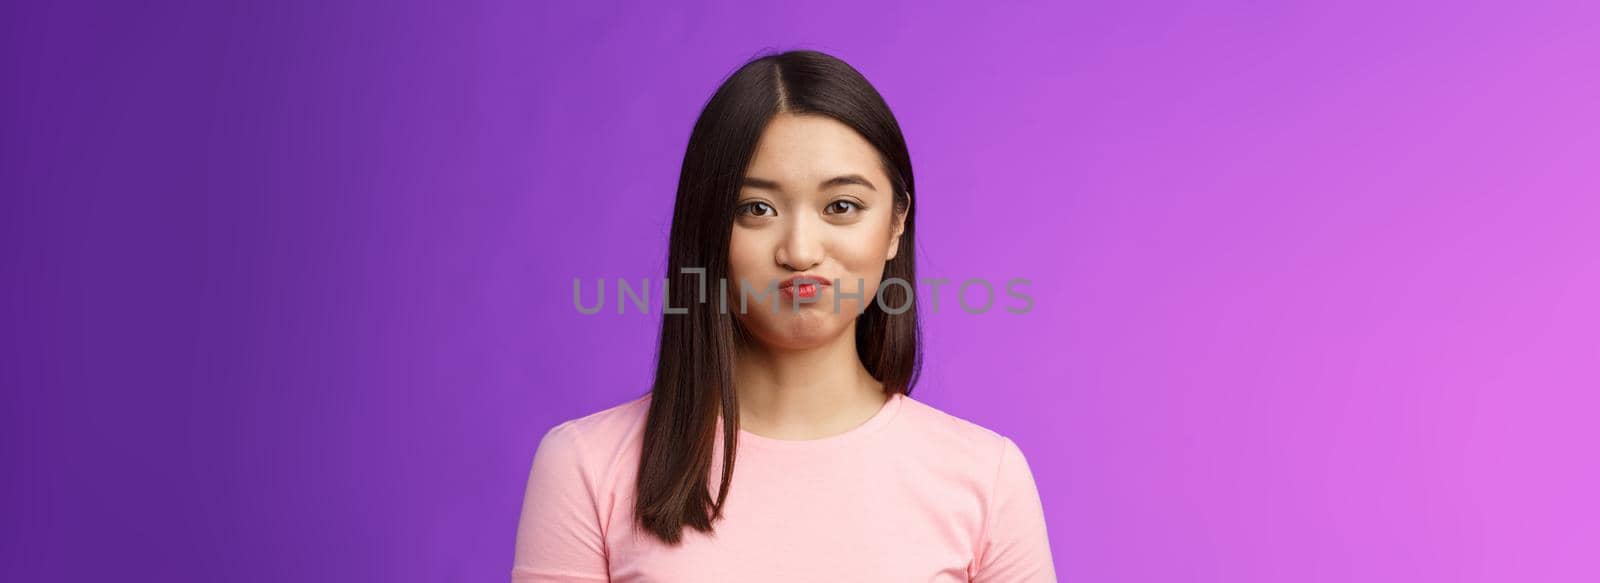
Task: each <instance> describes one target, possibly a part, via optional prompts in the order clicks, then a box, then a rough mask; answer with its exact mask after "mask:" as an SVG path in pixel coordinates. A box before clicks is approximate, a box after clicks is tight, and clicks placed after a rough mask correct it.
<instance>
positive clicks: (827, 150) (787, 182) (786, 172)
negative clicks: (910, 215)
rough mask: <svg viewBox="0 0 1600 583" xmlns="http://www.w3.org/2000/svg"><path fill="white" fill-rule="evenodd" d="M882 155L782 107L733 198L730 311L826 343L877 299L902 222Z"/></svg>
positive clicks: (760, 334) (834, 125)
mask: <svg viewBox="0 0 1600 583" xmlns="http://www.w3.org/2000/svg"><path fill="white" fill-rule="evenodd" d="M879 160H880V159H879V156H878V152H877V150H876V149H874V148H873V147H872V145H871V144H869V143H868V142H867V141H866V139H865V138H862V137H861V136H860V134H857V133H856V132H855V131H854V130H852V129H850V128H849V127H848V126H846V125H844V124H842V123H840V122H838V121H837V120H834V119H833V118H830V117H826V116H821V115H803V114H802V115H796V114H791V113H779V114H777V115H776V116H775V117H773V119H772V121H771V123H769V124H768V125H767V128H766V131H765V132H763V133H762V134H761V139H760V140H759V142H758V143H757V145H756V151H755V154H754V157H753V158H752V159H751V161H750V167H749V169H748V170H746V172H745V178H744V184H743V186H742V187H741V188H740V191H739V197H738V201H737V202H736V203H735V205H736V210H735V215H734V220H733V235H732V240H731V242H730V243H729V250H728V262H729V271H730V275H731V279H730V281H729V282H728V306H729V307H728V309H729V311H730V312H732V313H734V314H735V317H737V318H739V320H740V322H741V323H743V324H744V326H745V328H747V329H748V330H749V331H750V332H751V333H752V334H753V335H754V336H755V337H756V338H757V339H758V340H760V341H761V342H762V343H763V344H765V345H767V346H769V347H773V348H807V347H812V346H817V345H820V344H823V343H826V342H828V341H831V340H832V339H834V338H836V337H837V336H838V335H839V334H842V333H844V332H846V331H847V330H849V329H850V324H851V323H852V322H854V321H855V319H856V317H857V316H858V315H859V314H860V313H861V311H862V310H863V309H865V308H866V306H867V303H868V302H872V301H875V297H876V293H877V290H878V286H879V284H880V283H881V280H882V278H883V271H884V264H885V263H887V262H888V261H889V260H890V259H893V258H894V256H895V254H896V253H897V252H898V251H899V242H900V233H901V232H902V231H903V230H904V225H903V224H902V222H901V220H900V219H901V218H902V217H901V216H897V215H896V213H895V212H894V204H893V203H894V193H893V192H892V190H891V188H892V187H891V186H890V183H889V178H888V176H886V175H885V174H884V171H883V167H882V165H881V163H880V162H879ZM794 276H815V277H817V278H818V279H821V280H823V281H825V282H826V283H825V284H822V285H805V284H800V283H793V282H792V278H793V277H794ZM835 279H837V280H839V281H838V283H837V284H835V283H834V280H835ZM741 281H742V282H743V285H744V286H745V289H746V291H745V292H744V293H745V295H744V298H745V304H744V305H745V308H744V313H742V314H741V313H740V299H741V296H740V291H739V286H740V285H741ZM774 286H777V287H778V289H777V290H776V291H769V289H770V288H773V287H774ZM836 303H837V306H838V308H837V309H835V304H836ZM890 307H891V308H898V306H890ZM774 308H776V313H774Z"/></svg>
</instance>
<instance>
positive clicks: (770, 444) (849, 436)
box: [717, 393, 906, 450]
mask: <svg viewBox="0 0 1600 583" xmlns="http://www.w3.org/2000/svg"><path fill="white" fill-rule="evenodd" d="M905 398H906V395H905V393H892V394H890V395H889V398H888V399H887V400H885V401H884V403H883V406H881V407H878V412H877V413H873V414H872V416H871V417H868V418H867V420H866V421H863V422H861V424H860V425H857V426H855V427H853V428H851V429H848V430H845V431H844V432H843V433H835V434H833V435H829V436H827V437H819V438H817V439H778V438H775V437H764V436H761V435H756V434H754V433H751V432H749V431H746V430H745V429H743V428H740V429H739V444H740V446H741V447H742V446H744V445H746V444H748V445H751V446H755V447H760V448H765V449H783V450H797V449H798V450H804V449H818V448H831V447H834V446H837V445H840V444H844V443H848V442H851V441H855V440H857V439H861V438H862V437H865V436H867V435H870V434H872V433H874V432H876V431H877V430H879V429H881V428H882V427H883V426H885V425H888V424H889V421H891V420H893V419H894V417H895V414H896V413H899V412H900V408H901V407H902V406H903V404H904V401H905ZM717 419H718V424H719V426H720V424H721V419H722V418H721V417H718V418H717ZM717 435H718V436H720V435H722V432H721V431H720V430H719V431H718V432H717Z"/></svg>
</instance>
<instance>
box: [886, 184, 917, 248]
mask: <svg viewBox="0 0 1600 583" xmlns="http://www.w3.org/2000/svg"><path fill="white" fill-rule="evenodd" d="M910 214H911V194H910V193H906V206H905V208H902V209H900V211H899V212H897V213H895V214H894V218H893V219H891V220H892V221H894V225H893V228H892V229H890V233H889V256H888V257H885V258H883V260H884V261H888V260H890V259H894V257H895V255H898V254H899V252H900V235H902V234H904V233H905V232H906V217H907V216H909V215H910Z"/></svg>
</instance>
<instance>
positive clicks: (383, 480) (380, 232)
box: [0, 1, 1600, 583]
mask: <svg viewBox="0 0 1600 583" xmlns="http://www.w3.org/2000/svg"><path fill="white" fill-rule="evenodd" d="M1318 4H1320V3H1318ZM1591 6H1592V3H1587V2H1572V3H1531V4H1530V3H1513V2H1499V3H1453V2H1413V3H1394V2H1360V3H1355V4H1349V3H1340V6H1338V7H1327V6H1316V5H1304V6H1285V5H1282V4H1280V3H1271V2H1238V1H1235V2H1221V3H1188V2H1155V3H1147V2H1132V3H1130V2H1118V3H1107V4H1106V5H1099V6H1096V5H1089V4H1074V5H1066V6H1055V7H1045V6H1040V5H1035V4H1026V5H1000V4H988V5H983V6H976V5H974V6H953V5H938V6H926V5H923V4H921V3H895V4H885V5H881V6H867V5H862V4H857V3H804V4H800V3H772V4H766V5H759V6H758V5H749V4H747V3H732V2H727V3H723V2H694V3H681V4H679V5H677V6H671V7H667V6H660V5H656V4H654V3H635V4H628V5H612V6H576V5H556V4H540V3H519V2H504V3H438V4H414V5H406V6H381V7H380V6H377V5H373V6H368V5H365V4H363V3H359V2H308V3H276V2H263V3H253V4H245V3H205V2H200V3H171V4H164V5H153V6H131V5H124V4H121V3H103V4H94V3H91V4H80V3H75V2H67V3H7V4H6V6H5V7H4V8H0V30H3V31H4V35H3V38H0V43H3V45H0V46H3V57H0V59H3V60H0V67H3V73H4V79H5V90H4V91H3V93H0V99H3V102H0V120H3V123H4V129H3V130H0V143H3V149H0V173H3V174H0V176H3V183H0V188H3V190H4V203H3V204H4V206H3V209H0V223H3V224H4V234H3V236H4V240H3V249H0V253H3V258H4V267H3V269H4V276H5V279H6V282H7V283H6V286H5V294H6V295H5V312H4V319H5V324H4V326H3V328H0V329H3V331H4V341H3V359H4V360H3V366H0V381H3V384H4V411H3V415H4V417H3V419H0V425H3V429H0V431H3V439H0V455H3V456H4V459H3V461H4V465H5V468H6V473H5V479H4V482H3V483H4V492H3V497H4V505H5V506H4V510H3V512H0V514H3V516H4V520H3V523H4V527H3V528H4V540H3V541H0V561H3V562H0V579H4V580H7V581H47V580H59V581H69V580H70V581H80V580H81V581H90V580H95V581H99V580H148V581H202V580H205V581H210V580H228V581H501V580H506V579H507V577H508V575H509V570H510V563H511V550H512V540H513V536H514V531H515V524H516V515H517V511H518V508H519V506H520V503H521V496H522V489H523V486H524V480H525V479H526V476H527V471H528V468H529V463H530V462H531V459H532V455H533V451H534V447H535V445H536V444H537V440H538V438H539V437H540V436H541V435H542V434H543V432H544V431H545V430H546V429H548V428H550V427H551V426H553V425H554V424H556V423H558V422H560V421H562V420H565V419H569V418H572V417H576V416H579V415H583V414H587V413H589V412H593V411H596V410H599V409H601V408H604V407H608V406H610V405H613V404H616V403H619V402H621V401H622V400H624V399H627V398H630V397H632V396H635V395H638V394H641V392H642V391H645V390H647V388H648V384H649V379H650V374H651V369H652V366H653V357H654V348H655V345H654V343H655V333H656V330H657V326H658V320H657V319H656V317H645V316H640V315H637V314H630V315H621V316H619V315H616V314H615V313H614V312H609V311H608V312H606V313H602V314H600V315H596V316H583V315H580V314H578V313H577V311H576V310H575V309H574V308H573V306H572V300H571V281H572V278H574V277H584V278H595V277H604V278H615V277H629V278H632V279H635V280H637V279H640V278H645V277H659V276H660V275H661V272H662V270H663V269H664V265H665V261H664V259H665V242H666V235H667V229H668V221H669V219H670V210H671V205H672V196H673V192H674V189H675V186H676V184H675V181H676V179H677V172H678V165H679V163H680V161H681V159H682V158H681V157H682V154H683V146H684V144H685V141H686V139H687V136H688V131H689V128H690V125H691V123H692V121H693V119H694V116H695V115H696V114H697V113H698V110H699V108H700V106H701V105H702V104H703V103H704V100H705V99H706V98H707V97H708V96H709V95H710V92H711V91H712V90H713V89H714V88H715V86H716V85H717V83H718V82H719V81H720V80H721V78H722V77H723V76H724V75H726V74H728V73H729V72H731V71H732V70H733V69H734V68H735V67H737V66H738V65H739V64H740V63H741V62H743V61H744V60H745V59H747V58H749V57H751V56H753V55H754V54H756V53H757V51H759V50H761V49H765V48H776V49H789V48H813V49H819V50H823V51H827V52H831V53H833V54H835V55H838V56H840V57H842V58H844V59H845V60H847V61H849V62H850V63H852V64H853V65H855V66H856V67H857V68H859V69H860V70H861V71H862V72H863V73H865V74H866V75H867V77H868V78H869V79H870V80H871V81H872V82H873V83H874V84H875V85H876V86H877V87H878V88H879V90H880V91H881V92H882V93H883V94H884V96H885V98H886V99H887V100H888V102H889V104H890V106H891V107H892V108H893V109H894V111H895V113H896V114H897V115H898V117H899V119H900V122H901V124H902V126H903V127H904V128H905V133H906V136H907V139H908V141H909V144H910V148H911V153H912V157H913V162H914V165H915V168H916V171H917V179H918V186H919V192H918V195H919V198H918V204H919V207H918V215H919V221H920V223H921V224H920V225H919V227H918V231H919V235H920V241H919V242H918V248H917V253H918V254H919V255H918V260H919V262H920V264H921V270H922V274H923V275H924V276H930V277H949V278H965V277H987V278H991V279H995V280H1004V279H1006V278H1010V277H1027V278H1030V279H1031V280H1032V281H1033V287H1032V288H1031V291H1032V295H1033V296H1034V298H1035V300H1036V304H1035V309H1034V310H1033V312H1032V313H1030V314H1026V315H1021V316H1019V315H1014V314H1009V313H1005V312H1004V311H1000V310H996V311H995V312H991V313H989V314H985V315H982V316H974V315H969V314H965V313H962V312H960V311H959V310H953V309H948V307H946V309H942V310H941V311H940V313H939V314H936V315H931V314H930V315H927V324H926V327H925V332H926V340H927V345H926V348H927V366H926V368H925V369H924V376H923V378H922V383H921V384H920V385H919V386H918V387H917V389H916V390H915V392H914V393H913V396H915V397H917V398H920V399H922V400H924V401H926V402H928V403H930V404H933V405H935V406H937V407H940V408H942V409H944V410H946V411H949V412H951V413H953V414H956V415H958V416H961V417H964V418H967V419H970V420H972V421H975V422H977V423H980V424H983V425H985V426H987V427H990V428H992V429H995V430H996V431H999V432H1001V433H1003V434H1006V435H1009V436H1011V437H1012V438H1014V439H1015V440H1016V441H1017V442H1018V443H1019V444H1020V445H1021V447H1022V448H1023V450H1024V451H1025V452H1026V453H1027V455H1028V456H1029V460H1030V462H1031V464H1032V467H1033V470H1034V473H1035V476H1036V479H1037V480H1038V483H1039V486H1040V491H1041V494H1042V496H1043V501H1044V505H1045V509H1046V512H1047V514H1048V516H1049V521H1050V536H1051V542H1052V544H1053V548H1054V551H1055V559H1056V563H1057V569H1058V572H1059V573H1060V575H1061V579H1062V580H1063V581H1152V582H1153V581H1161V582H1170V581H1207V582H1213V581H1214V582H1250V583H1254V582H1283V581H1297V582H1298V581H1361V582H1367V581H1408V582H1415V581H1429V582H1434V581H1437V582H1445V581H1452V582H1453V581H1516V582H1523V581H1574V582H1576V581H1595V580H1600V502H1597V501H1596V498H1595V492H1596V491H1597V490H1600V462H1597V455H1596V453H1595V448H1596V444H1597V442H1600V429H1597V427H1596V419H1595V418H1596V413H1597V412H1600V398H1597V396H1596V390H1597V389H1600V307H1597V301H1596V298H1600V258H1597V251H1600V199H1597V197H1600V188H1597V187H1600V169H1597V168H1600V163H1597V157H1600V41H1597V39H1600V11H1597V10H1596V9H1594V8H1592V7H1591Z"/></svg>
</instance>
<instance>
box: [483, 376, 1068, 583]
mask: <svg viewBox="0 0 1600 583" xmlns="http://www.w3.org/2000/svg"><path fill="white" fill-rule="evenodd" d="M649 404H650V395H648V394H646V395H644V396H642V397H639V398H636V399H632V400H630V401H628V402H626V403H623V404H620V405H617V406H614V407H611V408H609V409H606V410H604V411H600V412H597V413H594V414H591V415H588V416H584V417H580V418H577V419H572V420H569V421H566V422H564V423H562V424H560V425H557V426H555V427H554V428H552V429H550V431H549V432H548V433H546V434H545V435H544V437H543V439H542V440H541V441H540V443H539V448H538V451H537V453H536V454H535V455H534V459H533V468H532V472H531V473H530V475H529V478H528V485H527V490H526V496H525V498H524V500H523V504H522V515H521V518H520V521H519V523H518V527H517V541H516V557H515V561H514V562H513V566H512V570H511V579H512V581H513V582H516V583H529V582H534V581H616V582H633V581H667V582H677V581H691V582H702V581H739V582H744V581H752V582H755V581H759V582H773V583H781V582H787V581H804V582H807V583H814V582H818V581H829V582H833V581H892V582H898V581H986V582H987V581H996V582H1000V581H1007V582H1020V581H1055V568H1054V565H1053V564H1052V563H1051V559H1050V544H1049V541H1048V539H1047V537H1046V533H1045V522H1044V510H1043V508H1042V506H1041V505H1040V502H1039V493H1038V490H1037V489H1036V487H1035V485H1034V481H1033V474H1032V472H1031V471H1030V470H1029V468H1028V462H1027V460H1026V459H1025V458H1024V457H1023V454H1022V451H1021V450H1019V449H1018V448H1017V445H1016V444H1015V443H1013V442H1012V441H1011V439H1009V438H1007V437H1004V436H1002V435H1000V434H998V433H995V432H993V431H990V430H989V429H986V428H984V427H981V426H979V425H977V424H975V423H972V422H970V421H967V420H964V419H961V418H958V417H955V416H952V415H950V414H948V413H945V412H943V411H940V410H938V409H935V408H933V407H932V406H930V405H927V404H925V403H922V402H920V401H917V400H915V399H912V398H911V397H908V396H905V395H899V394H897V395H895V396H894V397H893V398H891V399H890V400H889V401H888V402H886V403H885V404H884V406H883V408H882V409H880V410H879V411H878V412H877V413H876V414H875V415H874V416H873V417H872V418H870V419H868V420H867V421H866V422H864V423H862V424H861V425H859V426H857V427H856V428H854V429H851V430H850V431H847V432H845V433H841V434H838V435H833V436H830V437H825V438H822V439H815V440H780V439H773V438H769V437H762V436H759V435H756V434H753V433H750V432H748V431H741V432H740V433H739V442H738V443H739V454H738V458H737V459H736V462H735V465H734V469H733V483H732V485H731V486H730V487H729V489H728V498H727V502H726V504H725V506H724V510H723V517H722V519H720V520H718V521H716V522H714V523H713V526H714V527H715V532H713V533H711V534H704V533H701V532H699V531H696V530H694V529H692V528H688V527H685V528H684V530H683V537H684V538H683V542H682V544H681V546H677V547H669V546H667V545H665V544H663V543H662V542H660V541H659V540H657V539H655V538H654V537H653V536H651V535H649V534H648V533H645V532H643V531H642V530H641V531H638V532H635V530H634V529H633V528H632V523H633V500H634V498H633V487H634V478H635V476H636V475H637V472H638V464H639V449H640V444H641V443H642V439H643V438H642V435H643V429H644V421H645V412H646V411H647V410H648V408H649ZM719 429H720V422H719ZM720 436H721V433H720V432H719V433H718V438H717V441H716V449H715V450H714V451H717V452H719V453H717V454H716V463H714V464H713V469H712V472H711V474H712V475H711V478H712V482H711V493H712V496H713V497H715V495H716V492H717V486H718V484H719V483H720V482H719V480H720V476H721V473H720V463H721V458H722V456H721V454H720V451H721V447H722V439H721V437H720Z"/></svg>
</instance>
